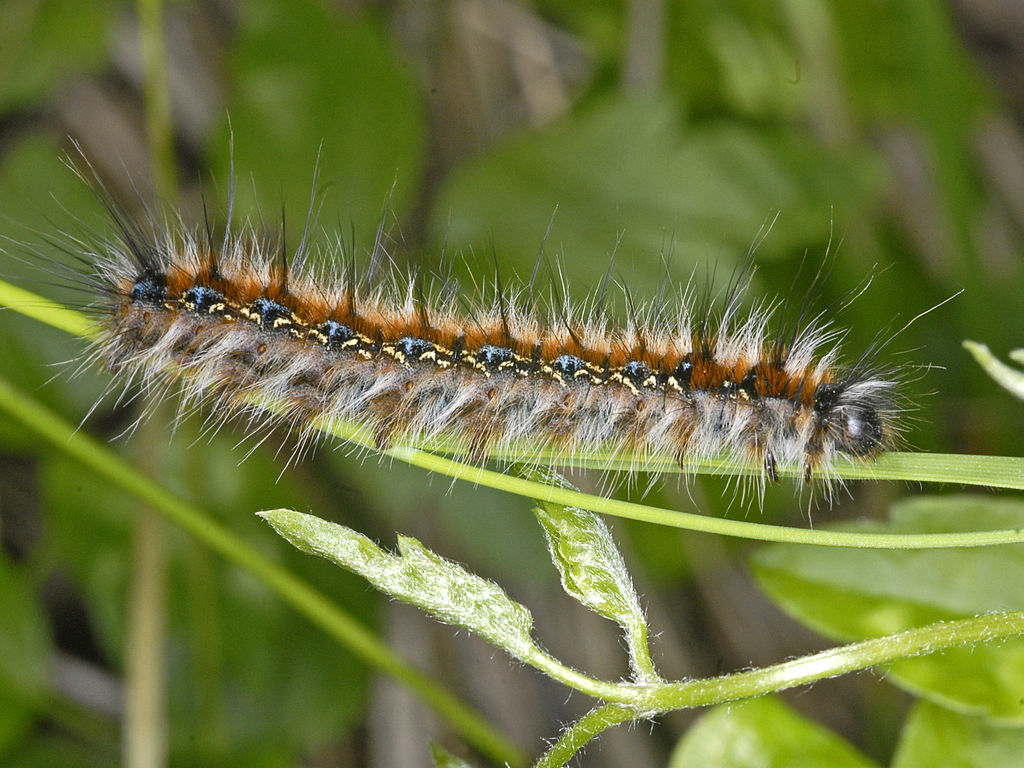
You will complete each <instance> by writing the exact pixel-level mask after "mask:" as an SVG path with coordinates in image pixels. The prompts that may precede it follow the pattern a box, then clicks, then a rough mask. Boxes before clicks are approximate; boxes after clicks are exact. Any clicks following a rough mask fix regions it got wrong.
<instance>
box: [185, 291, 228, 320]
mask: <svg viewBox="0 0 1024 768" xmlns="http://www.w3.org/2000/svg"><path fill="white" fill-rule="evenodd" d="M181 300H182V302H183V303H184V304H185V305H186V306H190V307H192V311H193V312H195V313H196V314H197V315H208V314H210V313H211V312H212V311H213V309H214V308H215V307H216V306H217V305H218V304H223V303H224V294H223V293H221V292H220V291H215V290H214V289H213V288H207V287H206V286H205V285H195V286H193V287H191V288H189V289H188V290H187V291H185V293H184V294H183V295H182V297H181Z"/></svg>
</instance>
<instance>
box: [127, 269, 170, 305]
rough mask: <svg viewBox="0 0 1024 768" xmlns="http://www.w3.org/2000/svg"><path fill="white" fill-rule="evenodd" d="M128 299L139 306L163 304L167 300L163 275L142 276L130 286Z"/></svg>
mask: <svg viewBox="0 0 1024 768" xmlns="http://www.w3.org/2000/svg"><path fill="white" fill-rule="evenodd" d="M128 298H129V299H131V300H132V301H134V302H138V303H139V304H156V305H160V304H163V303H164V301H166V300H167V283H166V281H165V280H164V277H163V275H152V274H143V275H142V276H140V277H139V278H138V279H137V280H136V281H135V283H134V285H132V289H131V291H129V292H128Z"/></svg>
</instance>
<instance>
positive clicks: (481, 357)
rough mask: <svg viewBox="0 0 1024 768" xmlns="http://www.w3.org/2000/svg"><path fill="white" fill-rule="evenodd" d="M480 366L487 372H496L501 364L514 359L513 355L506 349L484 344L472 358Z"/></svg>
mask: <svg viewBox="0 0 1024 768" xmlns="http://www.w3.org/2000/svg"><path fill="white" fill-rule="evenodd" d="M474 359H475V360H476V361H477V362H478V363H480V365H482V366H484V368H486V369H487V370H489V371H497V370H499V369H500V368H501V365H502V363H509V362H512V361H513V360H514V359H515V355H514V354H513V352H512V350H511V349H509V348H508V347H496V346H494V345H492V344H485V345H484V346H482V347H480V349H479V350H477V353H476V356H475V358H474Z"/></svg>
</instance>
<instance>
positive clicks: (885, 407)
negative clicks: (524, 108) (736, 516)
mask: <svg viewBox="0 0 1024 768" xmlns="http://www.w3.org/2000/svg"><path fill="white" fill-rule="evenodd" d="M81 175H83V177H84V174H81ZM88 182H89V183H90V184H91V185H92V186H93V187H94V188H95V189H96V191H97V194H98V196H99V198H100V200H101V201H102V203H103V205H104V207H105V209H106V211H107V213H108V214H109V216H110V219H111V221H112V222H113V225H114V227H113V231H114V234H113V235H112V236H104V237H93V238H73V239H72V240H71V242H70V243H68V244H66V245H65V249H73V250H74V251H75V255H76V256H77V258H78V260H79V262H80V268H79V271H78V273H77V274H76V276H75V278H74V281H75V282H77V283H78V284H79V285H80V286H84V287H85V289H86V290H88V291H89V292H90V293H91V294H92V296H93V300H92V302H91V304H90V307H91V310H92V311H93V312H94V313H95V317H96V319H97V324H98V328H99V334H98V341H97V342H96V344H95V346H94V348H93V351H92V353H91V355H90V357H89V360H90V361H92V362H99V363H101V364H102V366H104V367H105V368H106V369H107V370H109V371H110V372H111V373H112V381H111V385H110V386H111V388H115V387H118V386H122V387H124V388H125V389H126V390H130V391H134V392H150V393H156V395H157V396H156V397H155V398H151V399H156V400H159V399H162V397H163V396H165V395H166V394H167V393H168V392H169V391H170V390H171V389H172V388H174V387H175V386H179V388H180V390H181V393H182V399H181V406H180V407H181V410H182V412H185V411H189V410H191V409H193V408H196V407H200V406H202V407H204V408H205V409H206V411H207V413H208V414H209V415H208V419H210V420H211V422H212V423H213V424H214V425H215V426H219V425H220V424H221V423H223V421H225V420H227V419H228V418H229V417H232V416H234V417H241V419H242V420H243V421H246V422H247V423H248V424H249V429H250V430H251V432H254V433H258V432H259V431H260V430H262V429H269V428H270V427H273V426H276V425H283V426H284V427H286V428H287V430H288V431H289V432H290V433H292V434H293V435H294V439H295V441H296V446H297V447H296V452H301V451H302V450H304V448H305V447H306V446H308V445H310V444H312V443H313V442H315V441H316V440H318V439H320V433H319V431H318V425H321V424H323V423H324V422H325V421H339V422H348V423H354V424H356V425H358V426H359V427H362V428H364V429H366V430H368V432H369V433H370V434H371V435H372V437H373V442H374V444H375V445H376V446H377V448H379V449H386V448H388V447H391V446H392V445H395V444H398V443H411V444H417V443H420V442H421V441H429V440H431V439H434V438H438V437H441V436H444V437H446V438H450V439H451V440H452V443H453V444H454V445H455V446H457V447H456V449H455V450H456V453H458V454H459V455H461V456H463V457H466V458H469V459H471V460H473V461H483V460H485V459H487V457H488V456H490V455H492V454H493V453H504V454H507V453H510V452H513V453H514V452H515V451H519V452H520V455H524V454H523V450H524V449H523V446H526V447H527V448H526V449H525V450H526V453H525V457H526V461H527V462H529V461H530V458H529V457H531V456H533V457H539V456H541V455H543V456H546V457H548V459H549V460H551V461H552V462H553V463H555V464H558V463H561V462H565V463H571V462H572V461H573V460H574V459H577V458H579V457H586V456H590V455H594V454H600V455H603V456H610V457H616V456H623V455H629V456H630V457H632V459H631V461H632V462H633V464H634V466H638V467H642V466H643V465H644V462H645V461H646V460H647V459H650V458H653V457H658V456H661V457H664V456H670V457H672V458H673V459H674V460H675V461H676V462H678V463H679V465H680V466H681V467H682V469H683V471H684V472H685V471H686V470H687V468H690V467H693V466H694V465H695V464H696V463H699V462H706V461H708V460H709V459H712V458H713V457H717V456H723V455H725V456H733V457H738V458H739V459H740V460H741V461H742V462H743V464H744V466H745V467H746V468H747V470H748V474H750V475H751V476H752V477H753V481H754V482H755V483H757V484H758V485H759V486H760V487H761V488H762V490H763V488H764V487H765V485H766V484H767V483H768V482H773V483H774V482H779V480H780V475H781V474H782V471H783V470H789V471H790V472H791V473H796V474H798V475H799V476H800V477H802V479H803V481H804V483H805V484H809V483H812V481H814V480H822V481H823V482H824V483H825V485H826V486H828V485H829V483H830V482H832V481H833V479H834V476H833V466H834V462H835V460H836V458H837V457H840V456H842V457H847V458H851V459H854V460H871V459H872V458H873V457H876V456H878V455H879V454H880V453H882V452H884V451H887V450H891V449H892V448H893V447H894V446H896V445H897V444H898V441H899V440H900V433H901V423H900V415H901V413H902V412H903V410H905V408H904V406H903V399H902V396H901V395H900V392H899V385H900V380H899V376H898V375H897V372H898V369H897V368H896V367H895V366H893V365H887V364H884V363H881V362H879V357H880V355H879V353H880V350H881V349H882V348H883V347H884V346H885V341H884V340H882V341H876V343H875V344H873V345H871V347H870V348H869V349H868V350H866V351H865V352H864V353H863V354H862V355H860V356H859V357H858V358H856V360H854V361H853V362H852V363H848V364H843V363H842V361H841V358H840V342H841V340H842V337H843V333H842V331H841V330H839V329H838V328H837V327H835V325H834V324H833V322H832V320H831V319H830V318H829V317H828V316H827V314H826V312H824V311H822V312H818V313H812V312H810V311H809V310H808V309H807V302H806V300H801V302H800V303H799V305H798V306H799V312H798V316H797V317H796V318H789V319H788V321H787V323H786V324H784V325H783V327H782V329H780V330H775V331H774V332H773V331H772V324H773V322H774V321H776V320H777V318H776V316H777V315H779V314H787V312H785V311H783V310H784V309H785V308H786V305H787V302H785V301H781V300H775V301H764V300H762V301H760V302H754V303H753V305H752V306H749V307H747V308H744V307H745V301H746V299H745V294H746V293H747V291H748V288H749V284H750V282H751V280H750V278H751V276H752V274H753V266H752V258H748V261H747V264H746V266H745V267H744V268H743V269H742V270H740V272H739V273H738V274H737V275H736V276H734V278H733V280H732V283H731V287H730V289H729V290H728V291H727V293H726V295H725V297H724V301H719V302H717V303H716V301H715V300H714V299H712V298H710V296H711V294H710V289H709V290H708V291H706V292H705V293H704V295H703V298H702V299H699V297H700V296H701V294H700V293H699V292H698V291H697V289H696V288H695V286H694V281H693V280H692V279H691V281H690V283H688V284H687V285H685V286H682V287H680V288H679V289H678V290H676V291H675V296H674V297H673V300H672V301H666V300H664V298H663V299H662V300H661V301H659V302H654V303H651V304H648V305H647V306H637V305H636V304H634V302H633V301H632V299H631V297H630V296H629V294H628V291H627V292H626V298H627V302H626V303H627V307H628V310H629V311H628V313H627V318H626V320H625V322H624V323H622V324H621V325H617V324H616V323H615V322H614V319H613V313H612V312H610V311H609V310H608V309H607V308H606V307H605V302H604V298H605V294H606V292H607V291H606V289H607V287H608V284H607V278H608V275H607V274H606V276H605V280H604V281H603V282H602V286H601V288H600V291H599V296H598V298H597V299H593V300H590V301H588V302H580V303H574V302H573V301H571V300H570V299H569V298H568V297H567V293H568V292H567V291H566V292H565V293H566V295H562V296H559V295H558V292H557V291H555V290H554V289H552V290H551V296H550V297H549V298H548V299H547V300H545V301H543V302H542V301H539V300H537V299H536V298H535V296H536V293H537V291H536V290H535V281H536V277H537V270H536V269H535V270H534V274H533V278H532V279H531V280H530V281H529V282H528V283H525V282H520V281H516V280H510V281H508V283H507V284H505V283H503V281H502V279H501V277H500V275H497V274H496V275H495V277H494V279H493V281H492V284H489V286H490V287H489V289H485V288H482V287H481V288H478V289H477V293H476V296H475V297H473V298H469V299H466V298H464V297H462V296H461V294H460V292H459V291H458V289H457V286H456V284H455V282H454V281H453V280H452V279H451V278H450V277H445V276H443V275H441V276H434V277H433V278H431V277H430V276H429V274H428V272H427V270H425V269H420V270H413V271H411V272H410V271H405V270H402V269H400V268H399V267H397V266H396V265H395V264H394V263H393V262H392V260H391V259H390V257H389V256H388V254H387V249H386V248H385V247H384V238H383V237H382V236H381V232H380V231H378V236H377V240H376V243H375V246H374V248H373V251H372V252H371V254H370V255H369V258H368V259H366V260H365V262H366V263H365V265H364V266H363V267H362V268H360V267H359V266H357V262H356V259H355V258H354V257H353V256H352V253H351V252H350V250H349V249H346V248H345V247H344V246H343V245H342V244H341V241H338V245H337V246H332V247H329V248H325V247H324V246H315V245H314V244H313V238H312V237H311V236H310V231H311V225H310V218H311V216H312V213H313V206H312V205H311V208H310V213H311V216H310V217H307V222H306V229H305V231H304V233H303V236H302V239H301V242H300V244H299V245H298V247H297V248H296V249H295V251H294V252H293V253H291V254H289V253H288V251H287V249H286V248H285V246H284V245H283V239H281V240H279V241H276V242H275V241H274V240H273V239H272V238H269V237H268V236H266V235H264V234H261V233H258V232H257V230H256V228H255V227H254V226H252V225H251V224H248V223H246V224H243V225H241V226H239V227H237V228H234V227H232V225H231V204H230V202H229V206H228V222H227V225H226V227H225V233H224V236H223V238H214V236H213V235H212V234H211V232H212V229H211V227H210V226H209V225H208V224H207V226H206V227H205V228H190V227H188V226H186V225H185V224H184V223H183V222H182V221H181V220H180V218H175V217H171V219H170V221H158V219H157V217H156V216H154V215H153V214H152V213H149V214H147V216H146V217H144V218H142V219H136V218H132V217H131V216H129V215H128V214H127V213H126V212H125V210H124V209H123V208H121V207H120V206H119V205H118V204H117V203H115V202H114V200H113V198H112V197H111V196H110V194H109V193H108V192H107V190H106V189H105V187H103V184H102V182H101V181H100V180H99V179H98V177H96V176H95V174H93V178H92V179H91V180H88ZM318 249H320V250H322V251H325V253H321V254H319V255H321V256H326V257H327V259H326V261H327V266H322V265H321V266H315V265H313V263H312V262H313V259H312V258H311V256H312V255H314V251H316V250H318ZM752 252H753V249H752ZM539 264H540V262H538V266H539ZM608 274H610V270H609V273H608ZM820 277H821V271H819V274H818V277H816V278H815V281H818V280H819V279H820ZM553 282H554V283H556V284H557V282H558V281H557V280H556V281H553ZM805 299H806V297H805ZM716 307H718V308H716ZM789 314H791V313H789ZM267 403H273V404H274V407H273V408H269V409H268V408H267V407H266V404H267ZM140 418H141V417H140ZM534 461H539V459H534Z"/></svg>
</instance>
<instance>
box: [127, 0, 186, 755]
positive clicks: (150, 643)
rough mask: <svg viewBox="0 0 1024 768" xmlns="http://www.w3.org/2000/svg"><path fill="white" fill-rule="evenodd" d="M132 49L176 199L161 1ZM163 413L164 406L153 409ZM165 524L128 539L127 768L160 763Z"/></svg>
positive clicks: (153, 440) (163, 746)
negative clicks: (139, 65) (137, 54)
mask: <svg viewBox="0 0 1024 768" xmlns="http://www.w3.org/2000/svg"><path fill="white" fill-rule="evenodd" d="M136 10H137V12H138V15H139V49H140V50H141V52H142V61H143V108H144V112H145V116H146V128H147V138H148V143H149V157H150V167H151V170H152V173H153V182H154V185H155V187H156V190H157V194H158V195H159V196H160V197H162V199H164V200H165V201H167V202H173V201H174V199H175V198H176V196H177V195H176V184H175V161H174V147H173V140H172V130H171V110H170V96H169V94H168V91H167V57H166V46H165V45H164V27H163V2H162V0H137V3H136ZM157 405H158V408H161V409H162V408H163V407H165V406H163V404H157ZM158 424H159V422H157V425H155V426H149V425H147V427H146V428H145V429H144V430H143V432H142V434H141V439H140V442H139V445H138V446H137V448H136V450H139V451H140V452H141V454H142V456H141V458H140V461H139V466H140V467H142V468H143V472H144V473H145V474H147V475H149V476H151V477H159V476H160V474H161V468H162V464H163V461H162V458H163V453H164V451H163V448H162V441H161V440H160V435H159V429H160V428H159V426H158ZM164 525H165V523H164V520H163V519H162V518H161V516H160V514H159V512H157V511H156V510H155V509H153V508H152V506H150V505H148V504H143V505H142V508H141V509H140V510H139V514H138V515H137V517H136V520H135V534H134V536H133V538H132V580H131V586H130V589H129V599H128V621H127V637H126V648H125V659H126V663H125V718H124V729H123V736H122V744H123V747H122V748H123V751H124V764H125V765H126V766H128V768H162V766H164V765H166V764H167V705H166V700H167V676H166V674H165V669H164V666H165V663H166V662H165V655H166V654H165V646H166V637H165V633H166V626H167V616H166V608H167V563H166V552H165V547H166V545H165V531H164Z"/></svg>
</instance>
